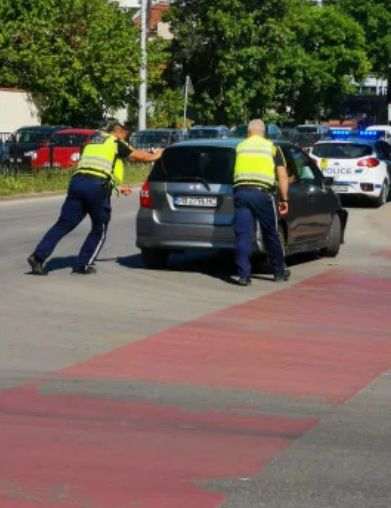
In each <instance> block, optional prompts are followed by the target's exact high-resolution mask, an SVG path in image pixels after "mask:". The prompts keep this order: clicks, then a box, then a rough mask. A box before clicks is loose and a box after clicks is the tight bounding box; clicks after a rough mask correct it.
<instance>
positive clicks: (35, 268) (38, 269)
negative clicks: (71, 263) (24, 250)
mask: <svg viewBox="0 0 391 508" xmlns="http://www.w3.org/2000/svg"><path fill="white" fill-rule="evenodd" d="M27 263H28V264H29V265H30V266H31V273H32V274H33V275H48V271H47V270H45V268H44V267H43V265H42V261H40V260H39V259H38V258H37V257H36V255H35V254H31V256H29V257H28V258H27Z"/></svg>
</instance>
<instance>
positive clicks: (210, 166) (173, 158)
mask: <svg viewBox="0 0 391 508" xmlns="http://www.w3.org/2000/svg"><path fill="white" fill-rule="evenodd" d="M234 164H235V150H234V149H233V148H220V147H219V148H215V147H204V148H202V147H180V148H179V147H177V148H171V149H170V148H169V149H167V150H166V151H165V152H164V153H163V156H162V158H161V159H160V160H158V161H157V162H156V163H155V165H154V167H153V169H152V172H151V174H150V177H149V180H150V181H151V182H178V181H181V182H186V181H187V180H188V181H190V182H191V181H194V180H197V179H202V180H205V181H207V182H208V183H219V184H231V183H232V176H233V170H234Z"/></svg>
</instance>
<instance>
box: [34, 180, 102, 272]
mask: <svg viewBox="0 0 391 508" xmlns="http://www.w3.org/2000/svg"><path fill="white" fill-rule="evenodd" d="M110 193H111V192H110V189H109V188H108V186H107V183H106V180H104V179H103V178H99V177H95V176H92V175H83V174H81V173H79V174H76V175H75V176H74V177H73V178H72V180H71V182H70V184H69V188H68V195H67V197H66V199H65V202H64V204H63V206H62V209H61V214H60V217H59V219H58V221H57V222H56V223H55V224H54V226H53V227H51V228H50V229H49V231H48V232H47V233H46V234H45V236H44V237H43V238H42V240H41V241H40V242H39V244H38V245H37V247H36V249H35V252H34V254H35V256H36V257H37V258H38V259H39V260H40V261H44V260H45V259H46V258H48V257H49V256H50V254H51V253H52V252H53V250H54V248H55V247H56V245H57V243H58V242H59V241H60V240H61V239H62V238H63V237H64V236H65V235H66V234H68V233H69V232H70V231H72V230H73V229H74V228H75V227H76V226H77V225H78V224H80V222H81V221H82V220H83V219H84V217H85V216H86V215H89V216H90V218H91V231H90V233H89V234H88V236H87V238H86V240H85V242H84V244H83V246H82V248H81V250H80V252H79V255H78V258H77V262H76V267H82V266H88V265H90V264H92V263H93V262H94V260H95V258H96V257H97V255H98V254H99V251H100V250H101V248H102V246H103V243H104V241H105V239H106V231H107V226H108V223H109V221H110V216H111V206H110Z"/></svg>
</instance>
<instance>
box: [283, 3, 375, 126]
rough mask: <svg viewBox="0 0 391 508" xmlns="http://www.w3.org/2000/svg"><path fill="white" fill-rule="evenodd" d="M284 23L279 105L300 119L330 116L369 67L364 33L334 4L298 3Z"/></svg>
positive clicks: (299, 120)
mask: <svg viewBox="0 0 391 508" xmlns="http://www.w3.org/2000/svg"><path fill="white" fill-rule="evenodd" d="M284 21H285V27H286V28H287V29H288V36H287V37H288V39H287V44H286V47H285V51H284V52H283V53H282V57H281V59H280V61H279V64H278V72H277V76H278V86H277V96H276V98H277V104H276V107H277V109H279V108H281V106H283V107H284V106H285V105H288V106H289V107H291V108H292V110H293V114H294V117H295V119H296V120H297V121H298V122H301V121H303V120H305V119H308V118H319V116H320V115H321V114H322V113H323V115H325V116H328V115H329V113H330V110H332V109H333V108H335V107H336V106H337V105H338V104H339V103H340V102H341V101H342V99H343V97H344V95H345V94H346V93H347V92H350V91H352V87H353V85H352V78H356V79H361V78H363V77H364V76H365V75H366V73H367V72H368V71H369V62H368V59H367V57H366V47H365V37H364V32H363V30H362V28H361V27H360V26H359V24H358V23H356V22H355V21H354V20H352V19H351V18H350V17H349V16H347V15H346V14H344V13H342V12H341V11H339V10H337V9H336V8H334V7H333V6H326V7H323V8H319V7H317V6H314V5H311V6H310V5H308V4H307V5H305V4H301V5H300V4H296V6H295V7H294V8H292V9H291V10H290V12H289V15H287V17H286V19H285V20H284Z"/></svg>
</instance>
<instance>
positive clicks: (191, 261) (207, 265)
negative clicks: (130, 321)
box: [116, 251, 319, 284]
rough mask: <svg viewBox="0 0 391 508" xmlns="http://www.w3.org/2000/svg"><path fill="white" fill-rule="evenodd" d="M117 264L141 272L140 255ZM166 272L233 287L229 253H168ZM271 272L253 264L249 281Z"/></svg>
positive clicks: (307, 256) (308, 257) (305, 258)
mask: <svg viewBox="0 0 391 508" xmlns="http://www.w3.org/2000/svg"><path fill="white" fill-rule="evenodd" d="M318 259H319V253H318V252H316V251H315V252H307V253H304V254H295V255H293V256H290V257H288V258H287V260H286V264H287V266H289V267H294V266H295V265H298V264H303V263H311V262H314V261H317V260H318ZM116 261H117V263H118V264H119V265H121V266H124V267H125V268H131V269H145V267H144V264H143V261H142V258H141V255H140V254H134V255H131V256H125V257H118V258H117V260H116ZM165 270H166V271H170V272H174V273H175V272H190V273H202V274H204V275H208V276H210V277H213V278H216V279H220V280H223V281H224V282H228V283H231V284H236V282H235V281H233V279H232V276H233V275H236V268H235V264H234V257H233V252H218V253H213V254H211V253H210V252H188V253H172V254H171V255H170V257H169V260H168V263H167V267H166V268H165ZM272 276H273V272H272V269H271V265H270V263H269V262H267V261H264V262H254V263H253V275H252V277H253V278H256V279H260V280H269V281H270V280H272Z"/></svg>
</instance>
